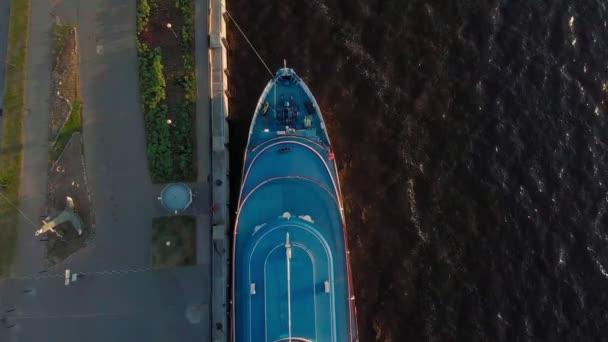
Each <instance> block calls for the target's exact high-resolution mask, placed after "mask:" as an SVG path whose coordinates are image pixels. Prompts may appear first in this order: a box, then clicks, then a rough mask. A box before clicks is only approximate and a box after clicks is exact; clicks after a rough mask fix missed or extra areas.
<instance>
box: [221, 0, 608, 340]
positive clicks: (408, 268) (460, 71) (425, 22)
mask: <svg viewBox="0 0 608 342" xmlns="http://www.w3.org/2000/svg"><path fill="white" fill-rule="evenodd" d="M228 3H229V4H228V6H229V7H228V9H229V10H230V11H231V12H232V14H233V16H234V17H235V18H236V20H237V21H238V22H239V24H240V25H241V26H242V28H243V29H244V30H245V31H246V32H247V33H248V35H249V36H250V39H251V41H252V43H253V44H254V45H255V46H256V47H257V48H258V50H259V52H260V54H261V55H262V56H263V57H264V59H265V60H266V61H267V62H268V64H269V65H270V66H271V68H272V69H276V68H278V67H279V66H281V65H282V60H283V58H286V59H287V61H288V64H289V65H290V66H292V67H293V68H295V70H296V72H298V73H299V74H300V75H301V76H302V77H303V78H304V79H305V81H306V82H307V83H308V84H309V86H310V88H311V89H312V91H313V93H314V94H315V95H316V96H317V99H318V101H319V104H320V106H321V108H322V110H323V112H324V115H325V117H326V120H327V121H328V126H329V129H330V135H331V137H332V140H333V143H334V145H335V149H336V156H337V158H338V162H339V165H340V172H341V179H342V183H343V192H344V196H345V198H346V204H347V207H348V212H347V213H348V215H347V222H348V224H349V234H350V236H349V238H350V241H351V248H352V252H353V254H352V256H353V260H352V262H353V268H354V276H355V286H356V290H357V306H358V311H359V312H358V313H359V328H360V334H361V340H362V341H451V340H462V341H488V340H500V341H528V340H530V341H538V340H544V341H593V340H597V341H601V340H607V339H608V213H607V211H608V184H607V183H608V177H607V176H608V154H607V152H608V149H607V144H608V130H607V129H608V127H607V116H608V103H607V101H608V27H607V25H608V24H607V21H608V9H607V6H608V2H606V1H599V0H581V1H574V0H572V1H538V0H528V1H506V0H505V1H495V0H494V1H415V0H411V1H406V0H384V1H380V0H307V1H303V0H284V1H267V0H264V1H262V0H230V1H228ZM230 29H231V30H232V32H231V35H230V37H229V38H230V39H229V43H230V56H229V58H230V75H231V84H230V86H231V89H230V93H231V96H232V99H231V113H232V131H231V134H232V136H231V139H232V140H231V148H232V151H233V153H234V155H233V158H232V163H233V164H232V168H233V170H235V172H234V177H233V183H234V185H235V186H238V184H236V183H237V182H238V181H239V177H240V175H239V173H240V172H237V171H236V170H240V167H241V165H240V159H241V158H242V155H241V154H240V151H242V149H243V147H244V143H245V139H246V131H247V126H248V124H249V120H250V118H251V114H252V113H253V109H254V106H255V103H256V102H257V99H258V96H259V95H260V93H261V91H262V89H263V87H264V85H265V83H266V82H267V80H268V79H269V75H268V73H267V72H266V71H265V70H264V68H263V66H262V65H261V64H260V63H259V61H258V60H257V59H256V57H255V55H254V54H253V53H252V51H251V50H250V49H249V48H248V46H247V45H246V43H245V41H244V40H243V39H242V37H240V36H239V35H238V34H237V32H236V30H235V29H234V26H233V25H230Z"/></svg>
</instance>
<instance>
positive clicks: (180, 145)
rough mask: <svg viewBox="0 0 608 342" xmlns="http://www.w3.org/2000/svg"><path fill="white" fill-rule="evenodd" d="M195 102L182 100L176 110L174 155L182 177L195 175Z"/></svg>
mask: <svg viewBox="0 0 608 342" xmlns="http://www.w3.org/2000/svg"><path fill="white" fill-rule="evenodd" d="M194 110H195V105H194V102H189V101H185V102H181V103H179V104H178V105H177V108H176V111H175V127H174V128H173V146H174V150H173V153H174V156H175V159H176V163H177V168H178V172H179V174H180V176H181V178H182V179H192V178H194V177H195V171H196V170H195V169H194V164H195V158H194V134H193V129H192V127H193V126H194V122H193V121H194Z"/></svg>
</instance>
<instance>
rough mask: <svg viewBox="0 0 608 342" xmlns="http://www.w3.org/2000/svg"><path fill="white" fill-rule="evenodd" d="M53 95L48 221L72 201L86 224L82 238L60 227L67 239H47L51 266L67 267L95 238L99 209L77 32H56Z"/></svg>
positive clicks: (72, 29) (53, 236)
mask: <svg viewBox="0 0 608 342" xmlns="http://www.w3.org/2000/svg"><path fill="white" fill-rule="evenodd" d="M53 36H54V37H53V38H54V41H53V47H54V50H53V54H54V58H55V65H54V66H53V71H52V82H53V92H52V93H51V114H50V119H51V120H50V124H49V131H50V136H49V137H50V138H49V139H50V146H51V148H50V151H49V156H50V169H49V173H48V188H47V208H48V211H47V215H48V216H49V217H50V218H54V217H55V216H56V215H57V214H59V213H60V212H62V211H63V210H64V209H65V208H66V197H68V196H69V197H71V198H72V199H73V200H74V204H75V208H74V211H75V213H76V214H77V215H78V216H79V217H80V219H81V221H82V228H83V234H82V235H80V236H79V235H78V233H77V232H76V230H75V229H74V228H73V227H72V225H71V224H70V223H64V224H61V225H59V226H58V227H56V230H57V231H59V232H61V234H62V235H63V236H62V237H61V238H60V237H59V236H57V235H56V234H53V233H46V237H47V238H48V245H47V246H48V248H47V257H48V260H49V262H50V263H51V264H57V263H59V262H62V261H63V260H65V259H66V258H67V257H69V256H70V255H72V254H73V253H75V252H76V251H78V250H79V249H81V248H82V247H84V246H85V245H86V243H87V241H88V240H89V238H90V237H91V235H92V233H93V229H92V227H93V209H92V202H91V199H90V193H89V190H88V186H87V179H86V173H85V172H86V171H85V158H84V149H83V146H82V137H81V134H80V133H79V132H80V130H81V116H82V106H81V104H80V94H79V65H78V58H79V57H78V46H77V41H78V40H77V33H76V28H75V27H73V26H69V25H60V24H57V25H55V27H54V29H53Z"/></svg>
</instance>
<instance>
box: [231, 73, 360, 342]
mask: <svg viewBox="0 0 608 342" xmlns="http://www.w3.org/2000/svg"><path fill="white" fill-rule="evenodd" d="M244 158H245V160H244V166H243V178H242V185H241V192H240V195H239V203H238V211H237V218H236V222H235V229H234V240H233V249H232V253H233V255H232V261H233V263H232V265H233V266H232V311H231V314H232V337H233V340H234V341H237V342H245V341H255V342H257V341H266V342H275V341H293V342H302V341H323V342H325V341H336V342H338V341H339V342H342V341H357V329H356V314H355V303H354V294H353V289H352V282H351V274H350V265H349V258H348V246H347V243H346V228H345V224H344V215H343V206H342V198H341V194H340V185H339V181H338V175H337V171H336V165H335V161H334V155H333V152H332V150H331V144H330V141H329V137H328V135H327V132H326V129H325V124H324V122H323V117H322V115H321V112H320V110H319V106H318V105H317V102H316V101H315V99H314V97H313V95H312V94H311V92H310V91H309V89H308V87H307V86H306V85H305V84H304V82H303V81H302V80H301V79H300V78H299V77H298V76H297V75H296V74H295V73H294V72H293V70H292V69H288V68H284V69H280V70H279V71H278V72H277V73H276V75H275V77H274V78H273V79H272V80H271V81H270V82H269V83H268V85H267V86H266V88H265V89H264V92H263V93H262V96H261V97H260V100H259V102H258V105H257V108H256V111H255V115H254V117H253V120H252V123H251V129H250V132H249V141H248V144H247V150H246V152H245V157H244Z"/></svg>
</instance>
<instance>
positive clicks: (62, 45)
mask: <svg viewBox="0 0 608 342" xmlns="http://www.w3.org/2000/svg"><path fill="white" fill-rule="evenodd" d="M54 45H55V49H56V51H55V53H56V55H55V58H56V62H55V65H54V66H53V71H52V82H53V94H52V97H51V99H52V100H51V121H50V125H49V133H50V134H49V139H50V142H51V144H53V143H54V142H55V141H56V140H57V136H58V134H59V131H60V130H61V128H62V127H63V125H64V124H65V123H66V121H67V120H68V117H69V115H70V112H71V110H72V106H73V104H74V102H75V101H76V100H77V99H78V98H79V93H78V88H79V86H78V47H77V43H76V28H74V27H73V26H65V25H56V27H55V29H54Z"/></svg>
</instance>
